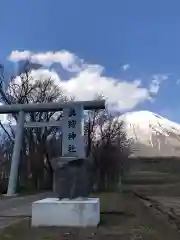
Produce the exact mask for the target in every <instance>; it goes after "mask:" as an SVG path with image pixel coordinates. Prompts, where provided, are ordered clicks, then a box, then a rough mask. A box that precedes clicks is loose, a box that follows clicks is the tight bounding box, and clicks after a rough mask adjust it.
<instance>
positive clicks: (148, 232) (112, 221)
mask: <svg viewBox="0 0 180 240" xmlns="http://www.w3.org/2000/svg"><path fill="white" fill-rule="evenodd" d="M98 196H99V197H100V202H101V212H102V214H101V224H100V226H99V227H98V228H84V229H80V228H31V226H30V220H29V219H26V220H24V221H22V222H20V223H19V224H16V225H13V226H11V227H8V228H6V229H5V230H4V232H3V233H2V234H1V235H0V239H1V240H11V239H16V240H43V239H46V240H48V239H49V240H50V239H52V240H53V239H59V240H60V239H61V240H71V239H72V240H86V239H97V240H101V239H103V240H110V239H112V240H113V239H114V240H116V239H121V240H133V239H145V240H169V239H173V240H176V239H180V238H179V236H178V238H176V233H174V232H172V231H171V229H168V228H167V227H164V225H161V222H159V221H158V222H157V221H156V219H155V218H154V217H152V216H151V214H149V211H148V209H147V208H144V206H142V204H141V203H140V201H139V200H138V199H137V198H136V197H135V196H134V195H133V194H130V193H124V194H119V193H103V194H100V195H98ZM164 229H165V231H164ZM173 234H175V235H174V236H173ZM170 236H172V238H170ZM138 237H139V238H138Z"/></svg>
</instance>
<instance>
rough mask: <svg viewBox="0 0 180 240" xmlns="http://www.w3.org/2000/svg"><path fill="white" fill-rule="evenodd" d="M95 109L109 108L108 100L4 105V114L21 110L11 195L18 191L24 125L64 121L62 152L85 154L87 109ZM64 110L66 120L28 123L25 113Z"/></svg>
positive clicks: (34, 125) (10, 189) (2, 111)
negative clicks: (84, 114) (106, 103)
mask: <svg viewBox="0 0 180 240" xmlns="http://www.w3.org/2000/svg"><path fill="white" fill-rule="evenodd" d="M95 109H105V101H104V100H98V101H77V102H74V101H71V102H67V103H60V102H56V103H38V104H11V105H1V106H0V114H13V113H14V114H18V121H17V125H16V136H15V143H14V148H13V155H12V161H11V170H10V175H9V183H8V190H7V196H12V195H13V194H14V193H15V191H16V185H17V177H18V167H19V161H20V153H21V149H22V138H23V131H24V127H43V126H44V127H45V126H60V125H61V124H62V130H63V145H62V156H65V155H66V154H69V155H71V156H73V157H85V149H84V119H83V110H95ZM62 110H63V119H62V121H50V122H29V123H25V113H28V112H49V111H51V112H53V111H54V112H55V111H62Z"/></svg>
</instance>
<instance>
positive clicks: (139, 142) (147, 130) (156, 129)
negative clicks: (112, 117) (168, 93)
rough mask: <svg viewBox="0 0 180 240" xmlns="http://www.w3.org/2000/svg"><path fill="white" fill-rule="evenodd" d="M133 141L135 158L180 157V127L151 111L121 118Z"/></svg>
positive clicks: (125, 115) (128, 114) (130, 114)
mask: <svg viewBox="0 0 180 240" xmlns="http://www.w3.org/2000/svg"><path fill="white" fill-rule="evenodd" d="M119 120H123V121H124V123H125V131H126V133H127V137H128V138H129V139H132V144H131V149H132V150H134V153H133V155H134V156H147V157H153V156H180V125H179V124H177V123H174V122H172V121H169V120H168V119H166V118H163V117H161V116H159V115H157V114H155V113H152V112H149V111H139V112H129V113H126V114H124V115H122V116H120V117H119Z"/></svg>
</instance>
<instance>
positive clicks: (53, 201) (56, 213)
mask: <svg viewBox="0 0 180 240" xmlns="http://www.w3.org/2000/svg"><path fill="white" fill-rule="evenodd" d="M99 222H100V202H99V199H98V198H86V199H73V200H69V199H67V200H66V199H62V200H59V199H58V198H46V199H43V200H40V201H36V202H33V203H32V222H31V225H32V227H46V226H56V227H96V226H97V225H98V224H99Z"/></svg>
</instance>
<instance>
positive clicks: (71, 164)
mask: <svg viewBox="0 0 180 240" xmlns="http://www.w3.org/2000/svg"><path fill="white" fill-rule="evenodd" d="M62 130H63V145H62V156H61V157H58V158H54V159H52V160H51V165H52V168H53V171H54V191H55V193H56V195H57V198H53V199H51V198H50V199H43V200H40V201H37V202H35V203H33V207H32V226H66V227H67V226H76V227H80V226H81V227H82V226H84V227H86V226H97V225H98V224H99V221H100V206H99V199H97V198H88V196H89V194H90V193H91V190H92V186H91V181H90V177H91V169H92V168H91V167H92V164H91V161H90V159H89V158H88V157H87V158H86V157H85V144H84V119H83V106H82V105H80V104H79V105H76V106H74V107H73V106H72V107H71V108H65V109H64V110H63V124H62Z"/></svg>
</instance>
